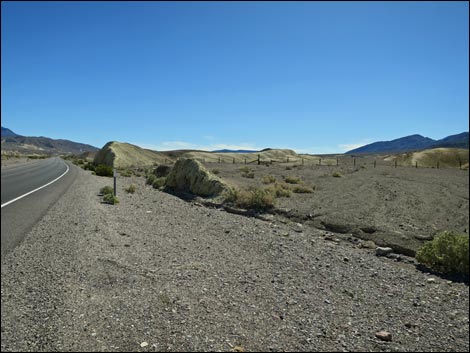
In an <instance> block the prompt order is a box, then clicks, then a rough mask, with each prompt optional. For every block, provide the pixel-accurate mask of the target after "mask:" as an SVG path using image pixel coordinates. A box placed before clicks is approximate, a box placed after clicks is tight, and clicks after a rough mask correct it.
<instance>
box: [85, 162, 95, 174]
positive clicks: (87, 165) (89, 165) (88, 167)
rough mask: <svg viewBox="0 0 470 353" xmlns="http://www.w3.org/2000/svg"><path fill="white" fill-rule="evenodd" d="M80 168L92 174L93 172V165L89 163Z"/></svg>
mask: <svg viewBox="0 0 470 353" xmlns="http://www.w3.org/2000/svg"><path fill="white" fill-rule="evenodd" d="M82 168H83V169H85V170H91V171H92V172H94V171H95V165H94V164H93V163H90V162H88V163H87V164H84V165H83V166H82ZM95 174H96V173H95Z"/></svg>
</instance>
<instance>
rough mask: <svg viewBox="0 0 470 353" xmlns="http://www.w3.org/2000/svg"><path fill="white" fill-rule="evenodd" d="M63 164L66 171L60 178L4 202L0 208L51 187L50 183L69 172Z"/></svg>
mask: <svg viewBox="0 0 470 353" xmlns="http://www.w3.org/2000/svg"><path fill="white" fill-rule="evenodd" d="M64 164H65V166H66V167H67V170H66V171H65V172H64V173H63V174H62V175H61V176H59V177H57V178H55V179H54V180H52V181H50V182H48V183H47V184H45V185H43V186H40V187H38V188H37V189H34V190H32V191H30V192H27V193H26V194H24V195H21V196H19V197H17V198H16V199H13V200H10V201H8V202H5V203H4V204H3V205H2V207H0V208H3V207H5V206H8V205H9V204H11V203H13V202H15V201H18V200H19V199H22V198H23V197H26V196H28V195H31V194H32V193H33V192H36V191H38V190H41V189H43V188H45V187H46V186H49V185H51V184H52V183H55V182H56V181H57V180H59V179H60V178H62V177H63V176H64V175H65V174H67V173H68V172H69V169H70V168H69V166H68V165H67V164H66V163H64Z"/></svg>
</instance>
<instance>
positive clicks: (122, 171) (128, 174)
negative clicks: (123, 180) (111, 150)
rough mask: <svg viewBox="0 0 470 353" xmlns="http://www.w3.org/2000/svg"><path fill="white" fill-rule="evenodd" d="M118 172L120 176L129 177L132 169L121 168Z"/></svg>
mask: <svg viewBox="0 0 470 353" xmlns="http://www.w3.org/2000/svg"><path fill="white" fill-rule="evenodd" d="M119 174H120V175H121V176H123V177H127V178H129V177H131V176H132V174H133V172H132V170H130V169H124V170H121V171H120V172H119Z"/></svg>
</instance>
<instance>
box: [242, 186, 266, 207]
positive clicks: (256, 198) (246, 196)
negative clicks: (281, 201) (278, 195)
mask: <svg viewBox="0 0 470 353" xmlns="http://www.w3.org/2000/svg"><path fill="white" fill-rule="evenodd" d="M236 204H237V206H239V207H242V208H246V209H251V210H267V209H270V208H272V207H274V196H273V195H272V194H271V193H270V192H269V191H267V190H262V189H259V188H252V189H250V190H248V191H241V192H240V193H239V195H238V199H237V202H236Z"/></svg>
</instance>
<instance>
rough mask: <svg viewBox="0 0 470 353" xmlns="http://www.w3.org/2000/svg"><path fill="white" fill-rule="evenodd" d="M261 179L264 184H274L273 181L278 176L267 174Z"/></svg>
mask: <svg viewBox="0 0 470 353" xmlns="http://www.w3.org/2000/svg"><path fill="white" fill-rule="evenodd" d="M261 181H262V182H263V183H264V184H272V183H275V182H276V178H275V177H273V176H272V175H266V176H264V177H263V179H261Z"/></svg>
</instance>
